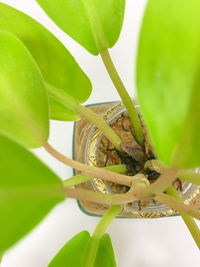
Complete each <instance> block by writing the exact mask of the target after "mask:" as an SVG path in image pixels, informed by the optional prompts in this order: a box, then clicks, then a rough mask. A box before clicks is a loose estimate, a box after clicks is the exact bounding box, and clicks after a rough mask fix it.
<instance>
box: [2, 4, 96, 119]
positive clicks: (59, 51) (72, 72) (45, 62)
mask: <svg viewBox="0 0 200 267" xmlns="http://www.w3.org/2000/svg"><path fill="white" fill-rule="evenodd" d="M0 30H6V31H10V32H12V33H13V34H15V35H16V36H17V37H18V38H19V39H21V41H22V42H23V43H24V44H25V46H26V47H27V48H28V49H29V51H30V53H31V54H32V56H33V57H34V59H35V61H36V62H37V64H38V66H39V68H40V70H41V72H42V74H43V77H44V79H45V82H46V83H47V84H48V85H50V86H52V87H54V88H55V89H57V90H58V91H61V92H62V97H63V100H64V101H65V100H66V101H65V102H68V95H69V96H71V97H72V98H73V99H74V100H75V101H74V102H77V103H83V102H85V101H86V100H87V99H88V97H89V96H90V93H91V83H90V81H89V79H88V78H87V76H86V75H85V74H84V73H83V71H82V70H81V69H80V67H79V66H78V64H77V63H76V61H75V60H74V58H73V57H72V55H71V54H70V53H69V51H68V50H67V49H66V48H65V47H64V46H63V44H62V43H61V42H60V41H59V40H58V39H57V38H56V37H55V36H54V35H52V34H51V33H50V32H49V31H48V30H47V29H46V28H44V27H43V26H42V25H41V24H39V23H38V22H37V21H35V20H34V19H32V18H31V17H29V16H27V15H26V14H24V13H22V12H20V11H18V10H16V9H14V8H12V7H10V6H8V5H6V4H4V3H0ZM59 103H60V101H57V103H56V105H55V101H51V100H50V111H51V118H52V119H59V120H73V119H74V118H79V117H78V115H77V114H76V112H75V107H74V109H73V110H72V109H71V108H70V109H68V108H67V107H65V106H64V105H63V103H61V104H59Z"/></svg>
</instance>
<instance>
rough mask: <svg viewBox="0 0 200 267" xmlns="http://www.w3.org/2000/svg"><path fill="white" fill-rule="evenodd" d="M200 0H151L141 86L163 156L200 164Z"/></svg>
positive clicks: (184, 163) (142, 42)
mask: <svg viewBox="0 0 200 267" xmlns="http://www.w3.org/2000/svg"><path fill="white" fill-rule="evenodd" d="M199 14H200V1H199V0H191V1H187V0H173V1H156V0H149V1H148V5H147V8H146V12H145V15H144V20H143V25H142V29H141V34H140V41H139V50H138V60H137V87H138V97H139V104H140V107H141V111H142V115H143V117H144V119H145V122H146V124H147V126H148V128H149V131H150V135H151V138H152V141H153V144H154V146H155V150H156V153H157V156H158V157H159V158H160V159H161V160H162V161H163V162H164V163H165V164H167V165H173V166H175V167H178V168H192V167H196V166H199V165H200V138H199V133H200V105H199V99H200V90H199V85H200V64H199V61H200V16H199Z"/></svg>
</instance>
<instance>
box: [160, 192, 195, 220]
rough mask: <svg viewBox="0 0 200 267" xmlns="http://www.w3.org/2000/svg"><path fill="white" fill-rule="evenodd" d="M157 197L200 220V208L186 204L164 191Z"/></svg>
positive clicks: (162, 201)
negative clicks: (199, 209)
mask: <svg viewBox="0 0 200 267" xmlns="http://www.w3.org/2000/svg"><path fill="white" fill-rule="evenodd" d="M155 199H156V200H158V201H159V202H161V203H164V204H166V205H167V206H169V207H171V208H173V209H175V210H178V211H179V212H183V213H186V214H188V215H190V216H192V217H194V218H196V219H197V220H200V212H199V211H198V210H196V209H194V208H192V207H191V206H188V205H186V204H185V203H182V202H181V201H180V200H176V199H175V198H174V197H171V196H168V195H167V194H164V193H162V194H160V195H159V196H157V197H156V198H155Z"/></svg>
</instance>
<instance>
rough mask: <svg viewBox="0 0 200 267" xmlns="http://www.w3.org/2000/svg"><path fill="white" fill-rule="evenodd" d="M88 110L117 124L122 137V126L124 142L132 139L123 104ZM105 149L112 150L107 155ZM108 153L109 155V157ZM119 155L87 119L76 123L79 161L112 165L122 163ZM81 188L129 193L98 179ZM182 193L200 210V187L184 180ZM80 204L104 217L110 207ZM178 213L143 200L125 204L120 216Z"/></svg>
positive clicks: (75, 132)
mask: <svg viewBox="0 0 200 267" xmlns="http://www.w3.org/2000/svg"><path fill="white" fill-rule="evenodd" d="M88 108H90V109H92V110H93V111H94V112H96V113H97V114H98V115H99V116H101V117H102V118H103V119H104V120H105V121H106V122H107V123H108V124H109V125H114V126H113V129H114V130H115V131H116V132H117V133H118V134H120V133H121V131H120V132H118V131H119V128H120V125H121V128H123V129H124V132H123V133H122V136H120V137H121V138H122V139H124V141H130V140H131V135H132V129H131V128H130V127H129V124H128V123H127V117H128V116H127V112H126V108H125V107H124V105H123V104H122V103H120V102H112V103H103V104H95V105H90V106H88ZM136 108H137V105H136ZM105 147H107V148H108V149H107V150H106V153H105ZM102 148H103V152H102ZM107 153H109V157H108V154H107ZM115 153H116V151H115V150H114V147H113V146H112V144H109V141H108V140H107V139H106V138H105V137H104V136H103V135H102V132H101V131H100V130H99V129H97V128H96V127H94V126H93V125H91V124H90V123H89V122H88V121H87V120H86V119H81V120H79V121H77V122H76V123H75V126H74V146H73V155H74V159H75V160H78V161H79V162H82V163H86V164H88V165H93V166H98V167H103V166H105V165H112V163H113V164H117V163H119V164H120V162H117V160H118V159H117V157H116V154H115ZM102 155H103V156H102ZM108 158H109V159H108ZM113 159H114V161H113ZM104 164H105V165H104ZM195 171H196V172H200V169H199V168H197V169H195ZM78 187H79V188H84V189H90V190H93V191H97V192H101V193H103V194H108V193H111V194H114V193H119V190H121V193H125V192H126V190H127V188H126V187H125V186H124V187H123V188H122V186H120V185H116V184H114V183H108V182H104V181H102V180H101V179H94V180H92V181H89V182H86V183H84V184H80V185H78ZM180 194H181V197H182V199H183V200H184V202H185V203H187V204H191V205H192V206H193V207H196V208H199V207H200V187H199V186H196V185H193V184H190V183H187V182H185V181H182V190H181V192H180ZM78 203H79V206H80V208H81V209H82V210H83V211H84V212H85V213H87V214H90V215H102V214H103V213H104V212H105V210H106V209H107V208H108V206H107V205H100V204H94V203H91V202H87V201H80V202H78ZM176 214H177V212H176V211H175V210H173V209H171V208H169V207H168V206H166V205H164V204H161V203H159V202H155V201H149V202H148V203H141V202H139V201H135V202H132V203H129V204H127V205H124V207H123V209H122V211H121V213H120V215H119V216H120V217H132V218H138V217H142V218H158V217H165V216H171V215H176Z"/></svg>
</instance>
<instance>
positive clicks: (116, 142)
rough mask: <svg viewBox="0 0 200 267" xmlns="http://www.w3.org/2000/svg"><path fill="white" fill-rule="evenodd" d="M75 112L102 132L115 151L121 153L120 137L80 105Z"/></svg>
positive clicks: (93, 113) (94, 114)
mask: <svg viewBox="0 0 200 267" xmlns="http://www.w3.org/2000/svg"><path fill="white" fill-rule="evenodd" d="M76 111H77V113H78V114H79V115H80V116H81V117H84V118H86V119H87V120H88V121H90V122H91V123H92V124H94V125H95V126H96V127H97V128H99V129H100V130H101V131H102V132H103V134H104V135H105V136H106V137H107V138H108V140H109V141H110V142H111V143H112V144H113V145H114V146H115V147H116V149H118V150H119V151H122V148H121V139H120V137H119V136H118V135H117V134H116V133H115V132H114V130H113V129H112V128H111V127H110V126H109V125H108V124H107V123H106V122H105V121H104V119H102V118H101V117H99V116H98V115H97V114H96V113H95V112H94V111H92V110H91V109H89V108H86V107H84V106H82V105H78V107H77V108H76Z"/></svg>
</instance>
